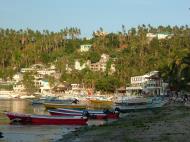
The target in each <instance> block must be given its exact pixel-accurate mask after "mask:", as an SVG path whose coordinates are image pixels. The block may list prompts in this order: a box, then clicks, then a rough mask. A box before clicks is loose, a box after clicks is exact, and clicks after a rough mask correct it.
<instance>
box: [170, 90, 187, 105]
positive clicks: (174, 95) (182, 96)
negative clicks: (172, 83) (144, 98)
mask: <svg viewBox="0 0 190 142" xmlns="http://www.w3.org/2000/svg"><path fill="white" fill-rule="evenodd" d="M168 97H169V100H170V102H179V103H186V102H189V101H190V95H188V94H186V93H178V92H177V91H175V92H169V93H168Z"/></svg>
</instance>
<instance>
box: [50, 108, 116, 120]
mask: <svg viewBox="0 0 190 142" xmlns="http://www.w3.org/2000/svg"><path fill="white" fill-rule="evenodd" d="M48 112H49V113H50V114H51V115H53V116H84V115H86V116H87V117H89V118H90V119H118V118H119V113H117V112H116V113H115V112H108V113H105V112H103V111H97V112H96V111H79V110H69V109H58V110H48Z"/></svg>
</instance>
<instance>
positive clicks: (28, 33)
mask: <svg viewBox="0 0 190 142" xmlns="http://www.w3.org/2000/svg"><path fill="white" fill-rule="evenodd" d="M99 31H100V32H101V31H103V29H102V28H100V30H99ZM148 32H151V33H160V32H161V33H163V32H164V33H170V34H172V37H171V38H166V39H161V40H158V39H157V38H154V39H152V40H151V41H149V40H148V39H147V37H146V34H147V33H148ZM80 33H81V32H80V29H78V28H65V29H63V30H60V31H59V32H50V31H48V30H44V31H33V30H31V29H27V30H19V31H16V30H13V29H0V50H1V52H0V61H1V62H0V67H1V70H0V77H1V78H3V79H7V78H8V77H9V78H11V77H12V76H13V74H14V73H15V72H17V71H19V70H20V68H22V67H27V66H29V65H31V64H34V63H44V64H48V63H50V62H54V63H55V64H56V66H57V70H58V71H59V72H61V73H62V76H61V78H60V81H64V80H66V81H68V82H75V83H84V84H85V85H87V86H92V87H96V89H97V90H104V91H113V90H114V89H115V88H116V87H118V86H124V85H126V84H127V83H129V81H130V77H131V76H134V75H142V74H144V73H147V72H149V71H151V70H159V71H161V75H162V76H163V77H164V79H165V81H167V82H169V83H170V85H171V86H172V87H173V88H175V89H184V90H189V88H190V28H189V27H188V26H187V25H186V26H181V27H178V26H174V27H170V26H167V27H163V26H159V27H152V26H150V25H148V26H145V25H142V26H138V27H137V28H131V29H130V30H129V31H126V29H125V26H122V29H121V32H118V33H109V34H107V35H105V36H95V34H93V38H92V39H89V40H87V39H85V38H83V39H82V38H79V37H80ZM81 44H92V45H93V48H92V49H91V51H89V52H86V53H80V52H79V51H78V50H79V47H80V45H81ZM102 53H106V54H109V55H110V57H111V58H112V59H116V60H110V61H109V63H108V64H110V62H114V63H115V64H116V72H115V73H114V74H112V75H110V74H109V73H108V72H107V71H106V72H105V73H99V72H92V71H90V70H89V69H88V68H87V69H84V70H82V71H80V72H79V71H76V70H73V71H72V73H71V74H67V73H66V70H65V67H66V64H69V65H73V64H74V60H75V59H79V60H80V62H81V63H82V62H85V61H86V60H88V59H90V60H91V61H92V62H97V61H98V60H99V58H100V55H101V54H102Z"/></svg>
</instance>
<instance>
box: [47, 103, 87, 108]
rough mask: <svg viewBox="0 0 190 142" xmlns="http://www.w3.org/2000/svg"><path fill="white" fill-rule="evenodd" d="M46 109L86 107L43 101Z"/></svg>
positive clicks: (84, 106)
mask: <svg viewBox="0 0 190 142" xmlns="http://www.w3.org/2000/svg"><path fill="white" fill-rule="evenodd" d="M44 106H45V107H46V109H56V108H70V109H86V105H78V104H56V103H44Z"/></svg>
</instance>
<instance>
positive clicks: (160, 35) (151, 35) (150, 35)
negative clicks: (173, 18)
mask: <svg viewBox="0 0 190 142" xmlns="http://www.w3.org/2000/svg"><path fill="white" fill-rule="evenodd" d="M146 37H147V38H148V39H149V40H150V41H151V40H152V39H153V38H157V39H158V40H161V39H166V38H171V37H172V34H168V33H156V34H154V33H147V34H146Z"/></svg>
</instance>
